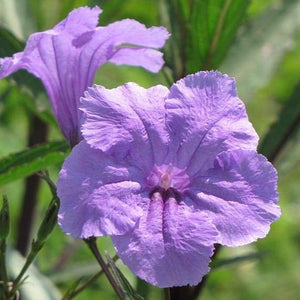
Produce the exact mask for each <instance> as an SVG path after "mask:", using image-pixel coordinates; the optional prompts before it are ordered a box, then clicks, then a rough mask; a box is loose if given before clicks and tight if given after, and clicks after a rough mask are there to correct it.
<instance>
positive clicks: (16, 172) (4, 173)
mask: <svg viewBox="0 0 300 300" xmlns="http://www.w3.org/2000/svg"><path fill="white" fill-rule="evenodd" d="M68 150H69V146H68V144H67V142H66V141H59V142H57V141H54V142H48V143H45V144H42V145H38V146H35V147H33V148H30V149H28V150H24V151H21V152H18V153H15V154H11V155H9V156H7V157H5V158H3V159H1V160H0V185H3V184H6V183H8V182H11V181H13V180H17V179H20V178H23V177H25V176H28V175H31V174H33V173H35V172H37V171H39V170H41V169H44V168H46V167H48V166H50V165H53V164H56V163H61V162H62V161H63V160H64V159H65V157H66V155H67V152H68Z"/></svg>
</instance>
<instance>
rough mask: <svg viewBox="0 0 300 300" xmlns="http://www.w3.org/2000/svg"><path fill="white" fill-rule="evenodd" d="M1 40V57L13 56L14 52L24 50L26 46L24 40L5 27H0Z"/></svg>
mask: <svg viewBox="0 0 300 300" xmlns="http://www.w3.org/2000/svg"><path fill="white" fill-rule="evenodd" d="M0 40H1V47H0V57H5V56H12V55H13V54H14V53H16V52H19V51H22V50H23V48H24V46H25V44H24V42H22V41H21V40H19V39H18V38H17V37H16V36H15V35H14V34H13V33H12V32H10V31H9V30H8V29H6V28H4V27H0Z"/></svg>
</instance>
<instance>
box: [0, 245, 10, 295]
mask: <svg viewBox="0 0 300 300" xmlns="http://www.w3.org/2000/svg"><path fill="white" fill-rule="evenodd" d="M0 243H1V245H0V248H1V249H0V269H1V277H2V281H3V293H4V296H5V299H7V298H8V295H9V290H8V276H7V270H6V259H5V257H6V239H1V242H0ZM1 297H2V296H1Z"/></svg>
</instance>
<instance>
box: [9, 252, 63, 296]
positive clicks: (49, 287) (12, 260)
mask: <svg viewBox="0 0 300 300" xmlns="http://www.w3.org/2000/svg"><path fill="white" fill-rule="evenodd" d="M24 263H25V259H24V258H23V257H22V256H21V255H20V254H19V253H18V252H17V251H15V250H13V249H11V248H8V251H7V268H8V273H9V275H10V276H12V277H14V278H15V277H16V276H17V275H18V273H19V271H20V269H21V268H22V266H23V265H24ZM26 274H27V275H28V279H27V280H26V281H25V283H24V284H22V285H21V287H20V292H21V295H22V297H21V298H22V300H41V299H43V300H57V299H61V297H62V295H61V294H60V292H59V291H58V289H57V288H56V287H55V286H54V285H53V284H52V282H51V281H50V280H49V279H47V278H46V277H45V276H43V275H42V274H41V273H40V272H39V271H38V270H37V268H35V267H34V266H33V265H31V266H30V267H29V269H28V270H27V272H26Z"/></svg>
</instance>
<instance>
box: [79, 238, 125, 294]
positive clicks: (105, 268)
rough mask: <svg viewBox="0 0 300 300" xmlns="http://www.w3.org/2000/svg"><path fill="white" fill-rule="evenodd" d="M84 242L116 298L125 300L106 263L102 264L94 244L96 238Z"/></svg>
mask: <svg viewBox="0 0 300 300" xmlns="http://www.w3.org/2000/svg"><path fill="white" fill-rule="evenodd" d="M84 241H85V242H86V244H87V245H88V247H89V248H90V250H91V251H92V253H93V254H94V256H95V258H96V260H97V261H98V263H99V265H100V266H101V268H102V270H103V272H104V273H105V275H106V277H107V279H108V281H109V282H110V284H111V286H112V287H113V289H114V290H115V292H116V294H117V295H118V297H119V298H120V299H121V300H125V295H124V293H123V292H122V290H121V289H120V287H119V286H118V284H117V283H116V281H115V280H114V278H113V276H112V274H111V273H110V271H109V269H108V267H107V265H106V263H105V262H104V260H103V258H102V256H101V254H100V252H99V250H98V247H97V244H96V238H95V237H90V238H88V239H84Z"/></svg>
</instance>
